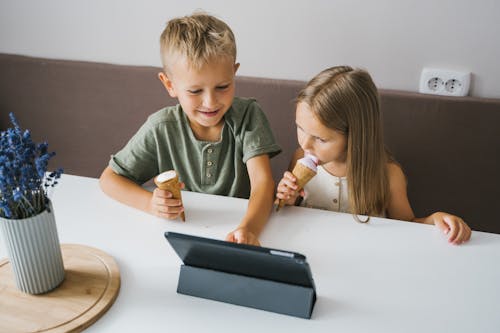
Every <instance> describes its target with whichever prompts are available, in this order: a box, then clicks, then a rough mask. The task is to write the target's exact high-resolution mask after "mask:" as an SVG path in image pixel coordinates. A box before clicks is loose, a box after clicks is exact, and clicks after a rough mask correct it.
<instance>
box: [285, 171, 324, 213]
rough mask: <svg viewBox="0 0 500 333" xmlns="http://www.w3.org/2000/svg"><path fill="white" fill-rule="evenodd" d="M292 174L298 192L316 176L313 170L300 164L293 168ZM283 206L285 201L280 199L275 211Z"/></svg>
mask: <svg viewBox="0 0 500 333" xmlns="http://www.w3.org/2000/svg"><path fill="white" fill-rule="evenodd" d="M292 174H293V175H294V176H295V177H296V178H297V182H296V183H297V186H298V191H300V190H301V189H302V188H303V187H304V186H305V185H306V184H307V182H308V181H310V180H311V178H312V177H314V176H316V172H315V171H314V170H311V169H309V168H308V167H307V166H305V165H304V164H302V163H297V164H295V167H294V168H293V170H292ZM284 205H285V200H282V199H280V200H279V202H278V207H276V211H278V210H280V209H281V208H283V206H284Z"/></svg>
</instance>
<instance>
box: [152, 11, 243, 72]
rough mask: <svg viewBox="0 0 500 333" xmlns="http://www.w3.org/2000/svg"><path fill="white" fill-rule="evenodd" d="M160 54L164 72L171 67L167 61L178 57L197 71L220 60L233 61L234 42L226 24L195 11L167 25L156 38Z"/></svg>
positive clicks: (234, 58) (234, 53)
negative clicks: (182, 58)
mask: <svg viewBox="0 0 500 333" xmlns="http://www.w3.org/2000/svg"><path fill="white" fill-rule="evenodd" d="M160 52H161V59H162V63H163V67H164V69H165V71H168V67H169V65H170V64H171V63H170V62H169V61H170V60H171V59H172V58H174V57H178V56H182V57H185V58H186V59H187V62H188V65H189V66H192V67H193V68H195V69H200V68H201V67H202V66H203V65H205V64H206V63H208V62H209V61H212V60H216V59H218V58H220V57H227V58H229V59H231V60H232V61H234V62H236V41H235V38H234V34H233V32H232V31H231V28H229V26H228V25H227V24H226V23H224V22H223V21H221V20H219V19H217V18H215V17H213V16H211V15H208V14H206V13H202V12H197V13H194V14H193V15H190V16H184V17H179V18H175V19H172V20H170V21H169V22H168V23H167V26H166V28H165V30H163V33H162V34H161V37H160Z"/></svg>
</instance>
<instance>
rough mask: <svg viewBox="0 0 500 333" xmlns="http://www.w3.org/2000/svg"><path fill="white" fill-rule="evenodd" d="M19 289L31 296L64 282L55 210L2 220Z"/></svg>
mask: <svg viewBox="0 0 500 333" xmlns="http://www.w3.org/2000/svg"><path fill="white" fill-rule="evenodd" d="M0 230H1V231H2V235H3V239H4V243H5V246H6V248H7V253H8V256H9V261H10V263H11V267H12V271H13V275H14V278H15V281H16V286H17V288H18V289H19V290H21V291H23V292H25V293H29V294H42V293H46V292H48V291H50V290H52V289H54V288H56V287H57V286H59V285H60V284H61V282H62V281H63V280H64V264H63V260H62V254H61V246H60V244H59V237H58V235H57V226H56V221H55V217H54V209H53V208H52V204H51V203H50V202H49V204H48V205H47V209H46V210H45V211H43V212H42V213H40V214H38V215H35V216H32V217H29V218H25V219H5V218H0Z"/></svg>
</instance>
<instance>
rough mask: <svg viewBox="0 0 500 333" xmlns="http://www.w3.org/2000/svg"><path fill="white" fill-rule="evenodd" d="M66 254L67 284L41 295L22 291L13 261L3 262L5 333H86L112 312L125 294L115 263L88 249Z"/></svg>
mask: <svg viewBox="0 0 500 333" xmlns="http://www.w3.org/2000/svg"><path fill="white" fill-rule="evenodd" d="M61 250H62V255H63V261H64V270H65V278H64V281H63V282H62V283H61V285H59V287H57V288H56V289H54V290H52V291H50V292H48V293H45V294H41V295H30V294H26V293H23V292H21V291H19V290H18V289H17V287H16V284H15V281H14V276H13V275H12V269H11V267H10V263H9V261H8V260H7V259H4V260H1V261H0V332H12V333H14V332H50V333H54V332H81V331H82V330H84V329H85V328H87V327H89V326H90V325H92V324H93V323H94V322H96V320H97V319H99V318H100V317H101V316H102V315H103V314H104V313H105V312H106V311H107V310H108V309H109V308H110V307H111V305H112V304H113V302H114V301H115V299H116V297H117V296H118V292H119V290H120V271H119V269H118V265H117V264H116V262H115V261H114V259H113V258H112V257H111V256H109V255H108V254H106V253H105V252H103V251H101V250H98V249H95V248H92V247H88V246H85V245H77V244H62V245H61Z"/></svg>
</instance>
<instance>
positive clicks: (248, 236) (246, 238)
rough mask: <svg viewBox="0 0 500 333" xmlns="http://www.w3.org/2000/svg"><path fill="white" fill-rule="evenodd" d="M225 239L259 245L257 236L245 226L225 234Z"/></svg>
mask: <svg viewBox="0 0 500 333" xmlns="http://www.w3.org/2000/svg"><path fill="white" fill-rule="evenodd" d="M226 241H228V242H233V243H240V244H249V245H256V246H260V243H259V240H258V238H257V236H255V234H254V233H253V232H251V231H250V230H248V229H246V228H238V229H236V230H233V231H231V232H230V233H229V234H228V235H227V236H226Z"/></svg>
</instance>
